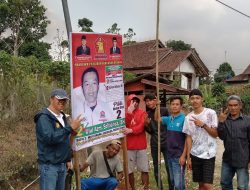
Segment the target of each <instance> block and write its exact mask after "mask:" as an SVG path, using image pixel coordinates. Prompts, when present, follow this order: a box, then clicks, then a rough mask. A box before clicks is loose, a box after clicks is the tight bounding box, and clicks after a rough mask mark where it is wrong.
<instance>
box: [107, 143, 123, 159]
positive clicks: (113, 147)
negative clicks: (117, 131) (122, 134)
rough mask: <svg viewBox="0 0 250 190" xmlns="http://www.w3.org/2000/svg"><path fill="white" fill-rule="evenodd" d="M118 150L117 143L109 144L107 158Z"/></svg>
mask: <svg viewBox="0 0 250 190" xmlns="http://www.w3.org/2000/svg"><path fill="white" fill-rule="evenodd" d="M119 151H120V146H119V145H117V144H111V145H109V147H108V151H107V152H108V157H109V158H112V157H114V156H115V155H117V154H118V153H119Z"/></svg>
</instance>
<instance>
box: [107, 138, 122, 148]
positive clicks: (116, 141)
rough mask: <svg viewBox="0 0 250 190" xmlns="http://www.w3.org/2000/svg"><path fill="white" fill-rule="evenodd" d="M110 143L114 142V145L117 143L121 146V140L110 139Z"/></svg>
mask: <svg viewBox="0 0 250 190" xmlns="http://www.w3.org/2000/svg"><path fill="white" fill-rule="evenodd" d="M110 144H116V145H118V146H119V147H120V148H121V146H122V143H121V141H119V140H117V139H115V140H112V141H111V142H110Z"/></svg>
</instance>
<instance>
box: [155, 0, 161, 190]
mask: <svg viewBox="0 0 250 190" xmlns="http://www.w3.org/2000/svg"><path fill="white" fill-rule="evenodd" d="M159 13H160V0H157V16H156V18H157V20H156V92H157V104H160V98H159V53H158V51H159V15H160V14H159ZM156 111H157V113H158V116H160V105H158V106H157V108H156ZM157 124H158V189H159V190H160V189H161V126H160V120H158V123H157Z"/></svg>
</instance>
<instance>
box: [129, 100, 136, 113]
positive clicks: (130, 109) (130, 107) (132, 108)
mask: <svg viewBox="0 0 250 190" xmlns="http://www.w3.org/2000/svg"><path fill="white" fill-rule="evenodd" d="M135 104H136V102H134V101H133V100H131V102H130V105H129V107H128V113H133V111H134V110H135Z"/></svg>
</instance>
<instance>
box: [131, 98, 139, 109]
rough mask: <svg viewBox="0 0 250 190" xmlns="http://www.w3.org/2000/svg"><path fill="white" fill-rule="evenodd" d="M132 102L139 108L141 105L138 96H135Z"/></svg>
mask: <svg viewBox="0 0 250 190" xmlns="http://www.w3.org/2000/svg"><path fill="white" fill-rule="evenodd" d="M132 103H134V107H135V109H137V108H138V107H139V100H138V99H137V98H133V99H132Z"/></svg>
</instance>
